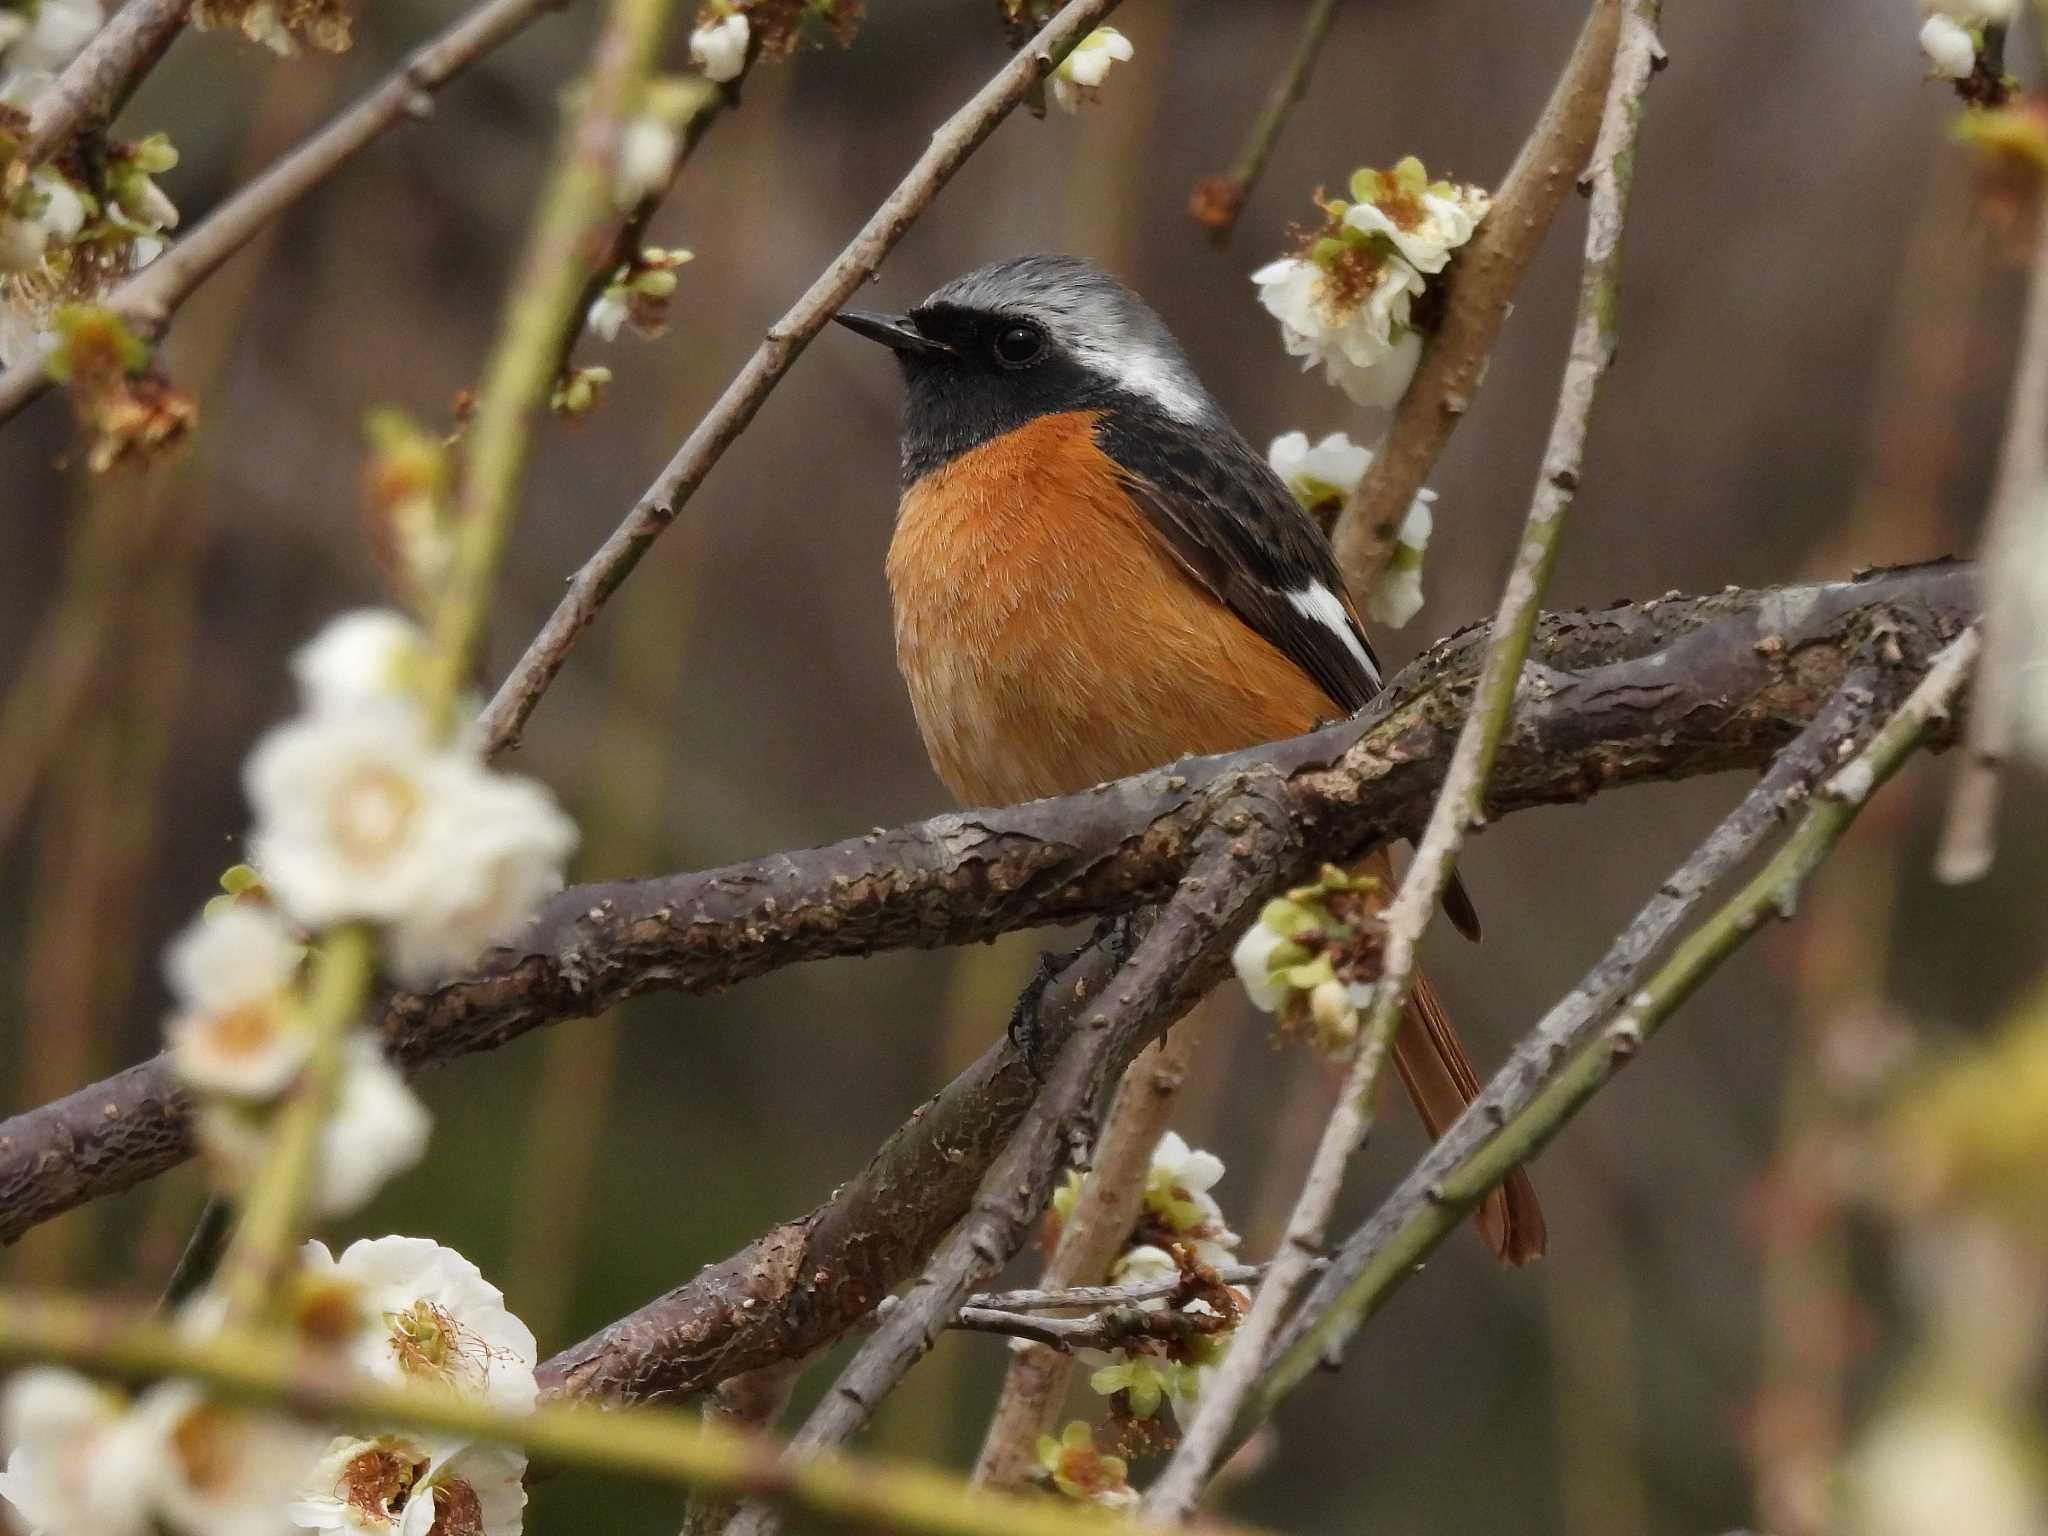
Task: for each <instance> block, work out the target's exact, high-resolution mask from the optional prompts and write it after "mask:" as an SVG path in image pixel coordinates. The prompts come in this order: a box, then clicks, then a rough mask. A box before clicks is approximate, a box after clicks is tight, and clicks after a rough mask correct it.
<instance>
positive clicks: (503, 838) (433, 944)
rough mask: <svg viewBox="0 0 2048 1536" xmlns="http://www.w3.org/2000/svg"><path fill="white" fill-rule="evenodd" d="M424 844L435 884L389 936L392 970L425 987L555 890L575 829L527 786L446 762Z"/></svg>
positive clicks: (504, 933)
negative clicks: (430, 830) (435, 875)
mask: <svg viewBox="0 0 2048 1536" xmlns="http://www.w3.org/2000/svg"><path fill="white" fill-rule="evenodd" d="M434 790H435V794H436V796H437V804H436V812H437V814H436V815H435V817H434V822H433V835H432V837H431V839H430V842H431V848H432V854H433V858H434V861H435V864H436V866H437V868H438V871H439V873H438V878H436V879H434V880H433V881H431V882H429V883H428V884H427V886H426V887H425V888H424V889H423V890H422V891H421V892H420V893H419V895H418V897H417V899H416V900H414V901H413V902H412V903H411V904H410V905H409V906H408V908H407V910H406V911H405V912H404V913H403V914H402V920H401V921H400V922H399V923H398V925H397V926H396V927H394V928H393V930H392V932H391V963H392V968H393V970H394V971H396V973H397V974H398V975H399V976H400V977H401V978H402V979H404V980H406V981H409V982H415V983H424V982H426V981H430V980H433V979H435V978H436V977H438V976H440V975H444V974H446V973H448V972H449V971H452V970H454V969H455V968H457V967H459V966H463V965H466V964H468V963H469V962H470V961H472V960H474V959H475V958H476V957H477V956H478V955H479V954H481V953H482V952H483V951H484V950H485V949H486V948H487V947H488V946H490V945H491V944H494V943H496V942H498V941H499V940H501V939H505V938H508V937H510V936H511V935H512V934H513V933H514V932H515V931H516V930H517V929H518V928H519V926H520V924H521V923H523V922H525V920H526V919H527V918H528V917H529V916H531V915H532V913H533V909H534V908H535V907H536V906H538V905H539V904H540V902H541V901H542V900H543V899H544V898H546V897H548V896H551V895H553V894H554V893H555V892H556V891H558V890H560V889H561V886H562V866H563V865H564V864H565V863H566V862H567V860H568V857H569V855H570V854H571V853H572V852H573V851H574V850H575V847H576V824H575V823H574V822H572V821H570V820H569V818H568V817H567V816H565V815H563V814H562V812H561V810H560V809H559V808H558V807H557V806H556V804H555V801H554V797H553V796H552V795H550V794H549V793H548V792H547V790H545V789H544V788H542V787H541V786H540V785H539V784H537V783H535V782H534V781H533V780H531V779H522V778H515V777H513V776H512V775H510V774H502V773H492V772H490V771H489V770H487V769H485V768H483V767H481V766H477V765H473V764H468V763H463V762H459V761H451V762H448V763H445V764H444V765H443V766H442V768H441V771H440V772H439V773H438V774H437V775H436V776H435V785H434Z"/></svg>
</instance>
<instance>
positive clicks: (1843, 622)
mask: <svg viewBox="0 0 2048 1536" xmlns="http://www.w3.org/2000/svg"><path fill="white" fill-rule="evenodd" d="M1977 611H1978V597H1977V586H1976V575H1975V572H1974V570H1973V569H1972V568H1971V567H1969V566H1965V565H1956V564H1942V565H1931V566H1921V567H1915V568H1911V569H1907V570H1900V571H1889V572H1882V573H1878V574H1875V575H1872V576H1869V577H1866V578H1864V579H1862V580H1858V581H1852V582H1837V583H1830V584H1826V585H1820V586H1804V587H1791V588H1777V589H1769V590H1762V591H1745V592H1736V591H1730V592H1725V593H1721V594H1718V595H1715V596H1712V597H1703V598H1677V597H1672V598H1668V599H1664V600H1659V601H1655V602H1651V603H1645V604H1642V605H1625V606H1622V607H1617V608H1611V609H1605V610H1600V611H1596V612H1587V613H1574V614H1556V615H1551V616H1549V617H1548V618H1547V619H1545V620H1544V622H1543V623H1542V624H1541V625H1540V626H1539V628H1538V632H1537V636H1536V640H1535V642H1534V646H1533V649H1532V653H1531V655H1532V661H1531V666H1530V669H1529V671H1528V674H1527V676H1526V677H1525V680H1524V684H1523V697H1522V699H1521V700H1520V708H1519V709H1518V710H1517V713H1516V717H1515V720H1514V722H1513V724H1512V725H1511V727H1510V729H1509V732H1508V734H1507V737H1506V739H1505V740H1504V741H1503V742H1502V743H1501V748H1500V753H1499V756H1498V757H1497V759H1496V762H1495V765H1494V774H1493V780H1492V785H1491V790H1490V794H1489V798H1488V805H1487V812H1488V815H1489V816H1499V815H1504V814H1507V813H1509V812H1511V811H1515V810H1519V809H1523V808H1526V807H1529V806H1534V805H1545V804H1555V803H1558V802H1564V801H1572V800H1582V799H1586V798H1588V797H1590V796H1591V795H1593V794H1595V793H1597V792H1598V791H1599V790H1601V789H1603V788H1606V787H1609V786H1612V785H1616V784H1626V783H1635V782H1641V781H1645V780H1654V779H1679V778H1687V777H1691V776H1693V775H1696V774H1702V773H1713V772H1720V771H1724V770H1727V769H1732V768H1756V767H1759V766H1761V765H1762V764H1763V763H1765V762H1766V761H1768V759H1769V758H1770V757H1771V755H1772V754H1773V753H1774V752H1775V751H1776V750H1777V749H1778V748H1779V747H1781V746H1783V745H1784V744H1785V743H1786V742H1787V741H1789V740H1790V739H1791V738H1792V737H1793V736H1795V735H1796V734H1797V733H1798V731H1799V730H1800V729H1801V728H1802V727H1803V726H1804V725H1805V723H1806V722H1807V721H1808V720H1810V719H1811V718H1812V716H1813V714H1814V713H1815V711H1817V710H1818V709H1819V708H1820V706H1821V704H1822V702H1823V701H1824V700H1825V699H1826V698H1827V697H1828V696H1829V694H1830V693H1831V692H1832V691H1833V690H1834V688H1835V687H1836V686H1837V685H1838V684H1839V683H1840V681H1841V678H1842V676H1843V673H1844V669H1845V667H1846V665H1847V658H1848V656H1849V654H1850V652H1851V651H1852V650H1853V648H1854V645H1855V643H1856V640H1857V637H1858V636H1859V635H1861V634H1862V633H1864V632H1866V631H1867V630H1868V629H1869V627H1870V626H1871V625H1872V624H1874V623H1877V622H1879V621H1880V620H1882V621H1884V622H1888V623H1891V624H1894V625H1896V626H1899V627H1900V628H1901V631H1902V633H1904V634H1905V635H1907V637H1908V644H1909V647H1910V646H1920V647H1922V649H1919V650H1912V651H1910V654H1912V655H1915V656H1924V655H1926V654H1931V650H1930V649H1927V648H1926V647H1927V646H1928V645H1929V642H1930V640H1931V639H1932V638H1935V637H1938V638H1941V639H1946V638H1947V637H1948V636H1951V635H1953V634H1954V633H1955V632H1957V631H1958V630H1960V629H1961V628H1962V627H1963V626H1964V625H1965V624H1967V623H1969V622H1970V621H1971V620H1973V619H1974V618H1975V617H1976V615H1977ZM1485 638H1486V633H1485V631H1483V630H1475V631H1469V632H1467V633H1465V634H1463V635H1460V636H1457V637H1454V638H1453V639H1451V640H1449V641H1447V642H1445V643H1444V644H1442V645H1439V646H1438V647H1436V648H1435V649H1433V650H1432V651H1431V652H1429V653H1428V654H1427V655H1425V656H1424V657H1422V658H1421V659H1419V660H1418V661H1417V662H1416V663H1414V664H1413V665H1412V666H1410V667H1409V668H1408V669H1407V670H1406V671H1405V672H1403V674H1402V675H1401V676H1400V677H1399V678H1396V679H1395V682H1394V686H1393V687H1392V688H1390V689H1389V690H1388V692H1387V694H1386V695H1385V696H1384V697H1383V698H1382V699H1381V700H1378V701H1375V707H1374V708H1373V709H1371V710H1369V711H1367V712H1366V713H1365V714H1363V715H1361V716H1360V717H1359V718H1358V719H1355V720H1350V721H1345V722H1342V723H1340V724H1337V725H1332V726H1328V727H1325V728H1324V729H1323V730H1321V731H1318V732H1315V733H1313V734H1311V735H1308V736H1304V737H1300V738H1297V739H1296V740H1294V741H1290V742H1284V743H1280V744H1278V745H1275V746H1267V747H1259V748H1255V749H1252V750H1250V751H1247V752H1241V753H1236V754H1232V755H1230V756H1227V757H1220V758H1210V759H1201V760H1197V761H1194V762H1190V763H1186V764H1181V765H1178V766H1176V767H1174V768H1171V769H1161V770H1158V771H1156V772H1153V773H1149V774H1141V775H1138V776H1136V777H1134V778H1131V779H1126V780H1123V781H1122V782H1120V783H1118V784H1115V785H1112V786H1109V787H1107V788H1104V789H1098V790H1090V791H1087V792H1085V793H1083V794H1080V795H1074V796H1069V797H1067V798H1065V799H1060V800H1048V801H1040V802H1038V803H1036V804H1032V805H1026V806H1018V807H1013V808H1009V809H1004V810H994V811H972V812H964V813H955V814H949V815H945V816H939V817H934V818H933V819H931V820H929V821H926V822H921V823H917V824H915V825H912V826H909V827H904V828H899V829H897V830H896V831H893V832H884V833H874V834H870V835H869V836H866V837H862V838H855V839H850V840H848V841H846V842H842V843H835V844H831V845H828V846H826V847H823V848H817V849H811V850H807V851H805V852H801V853H793V854H778V855H776V856H774V857H772V858H768V859H763V860H760V861H757V862H755V863H752V864H742V865H735V866H730V867H727V868H724V869H718V870H711V871H706V872H703V873H697V874H687V875H672V876H664V877H660V878H655V879H648V880H636V881H621V882H614V883H608V884H601V885H590V886H579V887H576V888H574V889H572V890H569V891H565V892H564V893H563V894H562V895H561V896H559V897H557V898H556V899H555V900H554V901H552V902H551V903H550V904H549V905H548V907H547V908H546V909H545V910H544V911H543V912H542V914H541V915H540V917H539V918H538V919H537V921H536V923H535V925H534V927H533V929H532V931H531V932H530V933H529V934H528V936H527V938H526V939H525V940H524V941H523V942H521V943H520V944H518V945H516V946H514V947H512V948H509V949H505V950H500V951H497V952H495V953H494V954H492V955H491V956H489V957H487V959H486V960H485V961H484V962H483V964H482V965H481V966H480V967H479V969H478V970H477V972H476V973H475V974H473V975H470V976H467V977H464V978H462V979H459V980H455V981H451V982H449V983H447V984H446V985H444V986H442V987H439V988H437V989H434V990H432V991H428V992H422V993H406V994H401V995H399V996H396V997H394V998H392V999H391V1000H390V1001H389V1003H388V1005H387V1009H386V1014H385V1019H384V1026H383V1027H384V1033H385V1037H386V1039H387V1041H388V1042H389V1045H390V1048H391V1050H392V1053H393V1054H394V1056H395V1057H396V1058H397V1059H398V1060H400V1061H401V1062H402V1063H404V1064H405V1065H407V1066H409V1067H415V1068H417V1067H421V1066H425V1065H428V1064H430V1063H435V1062H441V1061H446V1060H449V1059H452V1058H454V1057H456V1056H460V1055H464V1054H466V1053H468V1052H471V1051H478V1050H488V1049H491V1048H493V1047H495V1046H498V1045H502V1044H504V1043H505V1042H506V1041H508V1040H511V1039H513V1038H515V1037H516V1036H518V1035H521V1034H523V1033H525V1032H526V1031H527V1030H530V1029H533V1028H536V1027H538V1026H540V1025H543V1024H550V1023H554V1022H557V1021H560V1020H563V1019H569V1018H581V1017H588V1016H591V1015H594V1014H597V1013H601V1012H603V1011H604V1010H605V1009H607V1008H610V1007H613V1006H614V1005H616V1004H617V1003H619V1002H621V1001H623V1000H624V999H626V998H629V997H633V996H636V995H638V994H641V993H645V992H653V991H683V992H710V991H716V990H718V989H720V988H722V987H726V986H730V985H732V984H734V983H735V982H739V981H744V980H746V979H748V978H749V977H753V976H758V975H763V974H765V973H767V972H769V971H772V970H776V969H779V968H781V967H783V966H786V965H792V964H796V963H798V962H800V961H805V960H816V959H824V958H828V957H832V956H841V955H856V954H872V953H876V952H878V951H881V950H887V949H900V948H909V947H919V948H922V947H933V946H938V945H945V944H961V943H972V942H977V941H980V940H983V939H988V938H992V937H995V936H996V935H998V934H1002V933H1006V932H1009V931H1012V930H1014V929H1018V928H1028V927H1034V926H1040V925H1047V924H1053V923H1065V922H1072V921H1075V920H1077V919H1083V918H1088V917H1093V916H1097V915H1100V914H1103V913H1108V912H1121V911H1129V910H1132V909H1133V908H1136V907H1139V906H1142V905H1146V904H1150V903H1156V902H1158V901H1160V900H1162V899H1164V898H1165V897H1167V896H1168V895H1170V894H1171V892H1172V890H1173V888H1174V885H1175V883H1176V882H1177V881H1178V880H1179V879H1180V878H1181V876H1182V875H1184V874H1185V873H1186V872H1187V870H1188V867H1189V861H1190V858H1191V857H1192V850H1193V846H1194V838H1195V834H1196V832H1197V831H1198V830H1199V829H1200V827H1201V826H1202V825H1203V823H1204V821H1205V819H1206V817H1207V816H1208V815H1209V814H1210V812H1211V811H1212V810H1213V809H1214V808H1215V807H1216V806H1218V805H1221V804H1223V803H1224V802H1226V801H1227V800H1228V799H1229V798H1231V796H1232V794H1233V792H1234V791H1235V790H1236V789H1237V788H1238V787H1239V786H1240V785H1241V784H1242V783H1243V781H1244V780H1245V779H1246V778H1247V777H1252V776H1256V777H1260V778H1267V777H1272V776H1276V775H1277V776H1278V777H1279V778H1280V779H1281V780H1282V781H1283V782H1284V793H1285V795H1286V798H1287V803H1288V805H1289V807H1290V811H1291V813H1292V814H1293V815H1294V816H1295V817H1296V818H1297V819H1298V821H1299V823H1300V825H1301V826H1302V827H1303V829H1304V834H1305V838H1306V843H1307V846H1306V847H1305V849H1304V855H1303V856H1304V858H1305V859H1307V860H1308V861H1310V862H1313V861H1314V859H1317V858H1324V857H1328V858H1342V857H1344V856H1346V855H1348V854H1352V853H1356V852H1358V851H1360V850H1361V849H1363V848H1366V847H1369V846H1372V845H1375V844H1377V843H1380V842H1384V841H1386V840H1388V839H1390V838H1394V837H1402V836H1408V835H1410V834H1412V833H1414V832H1415V831H1416V830H1417V829H1418V828H1419V827H1420V826H1421V825H1422V822H1423V820H1424V818H1425V817H1426V816H1427V814H1428V811H1429V806H1430V804H1431V802H1432V800H1433V798H1434V796H1435V794H1436V791H1437V788H1438V786H1439V785H1440V784H1441V782H1442V771H1443V764H1444V762H1445V761H1446V759H1447V758H1448V756H1449V754H1450V747H1451V742H1452V739H1453V737H1454V736H1455V734H1456V732H1457V730H1458V726H1459V722H1460V720H1461V717H1462V712H1463V710H1464V708H1465V705H1466V702H1467V701H1468V700H1469V697H1470V693H1471V688H1472V683H1473V678H1474V676H1475V674H1476V672H1477V667H1478V660H1479V655H1480V652H1481V649H1482V648H1483V645H1484V641H1485ZM1015 1066H1016V1064H1015V1063H1014V1062H1011V1063H1008V1064H1007V1065H1006V1064H1004V1063H1000V1062H997V1061H994V1060H992V1059H990V1058H984V1061H983V1062H982V1063H981V1064H980V1065H979V1066H977V1068H975V1069H974V1071H975V1072H977V1073H981V1074H984V1075H985V1076H988V1077H989V1080H988V1081H985V1082H984V1085H983V1086H984V1088H985V1089H986V1088H990V1087H992V1086H993V1079H994V1078H996V1077H1003V1075H1004V1073H1005V1072H1006V1071H1007V1072H1014V1070H1015ZM990 1075H992V1076H990ZM1004 1080H1005V1081H1010V1082H1011V1086H1012V1088H1013V1089H1014V1088H1015V1087H1016V1084H1015V1083H1014V1080H1013V1079H1009V1078H1005V1079H1004ZM186 1114H187V1105H186V1103H185V1100H184V1098H183V1096H182V1094H180V1093H179V1092H178V1090H177V1087H176V1085H175V1083H174V1082H173V1081H172V1079H171V1076H170V1073H169V1070H168V1068H167V1066H166V1064H165V1063H164V1061H163V1060H162V1058H157V1059H155V1060H153V1061H149V1062H145V1063H142V1064H141V1065H139V1066H136V1067H131V1068H129V1069H128V1070H127V1071H125V1072H122V1073H119V1074H116V1075H115V1076H114V1077H112V1078H109V1079H107V1080H105V1081H104V1082H101V1083H98V1084H95V1085H93V1086H91V1087H89V1088H86V1089H83V1090H81V1091H80V1092H78V1093H75V1094H72V1095H70V1096H69V1097H67V1098H64V1099H60V1100H58V1101H57V1102H56V1103H54V1104H50V1105H46V1106H43V1107H42V1108H39V1109H34V1110H30V1111H28V1112H26V1113H24V1114H21V1115H17V1116H15V1117H14V1118H13V1119H11V1120H8V1121H6V1122H4V1123H0V1241H7V1242H11V1241H13V1240H14V1239H15V1238H17V1237H19V1236H20V1235H21V1234H22V1233H23V1232H25V1231H27V1230H28V1229H29V1228H30V1227H32V1226H34V1225H36V1224H37V1223H38V1222H41V1221H45V1220H48V1219H49V1218H50V1217H52V1216H54V1215H57V1214H58V1213H60V1212H62V1211H65V1210H69V1209H71V1208H72V1207H73V1206H76V1205H79V1204H81V1203H83V1202H85V1201H87V1200H91V1199H96V1198H98V1197H100V1196H102V1195H107V1194H113V1193H116V1192H118V1191H120V1190H123V1189H127V1188H130V1187H131V1186H133V1185H135V1184H137V1183H139V1182H141V1181H142V1180H144V1179H147V1178H151V1177H153V1176H154V1175H156V1174H158V1173H161V1172H163V1171H164V1170H165V1169H167V1168H170V1167H174V1166H175V1165H176V1164H178V1163H179V1162H181V1161H183V1160H184V1158H186V1157H187V1156H189V1155H190V1152H191V1143H190V1140H189V1136H188V1134H187V1129H186ZM1013 1123H1014V1122H1013ZM957 1129H958V1128H957V1127H956V1130H957ZM962 1134H963V1135H964V1138H965V1139H966V1140H968V1141H977V1140H980V1139H981V1138H982V1136H983V1135H984V1134H985V1133H984V1132H983V1131H982V1130H981V1129H980V1128H979V1127H976V1128H974V1129H972V1130H969V1131H965V1132H963V1133H962ZM969 1187H970V1190H971V1184H970V1186H969ZM956 1211H957V1207H956ZM904 1278H906V1272H904V1271H897V1272H896V1273H895V1279H894V1282H892V1283H900V1281H901V1280H902V1279H904ZM869 1304H870V1305H871V1304H872V1298H870V1300H869ZM773 1357H774V1356H769V1357H765V1358H773ZM753 1363H761V1362H760V1361H759V1360H756V1361H754V1362H753ZM741 1368H743V1367H741ZM710 1379H713V1380H715V1379H717V1377H715V1376H714V1377H712V1378H710Z"/></svg>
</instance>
